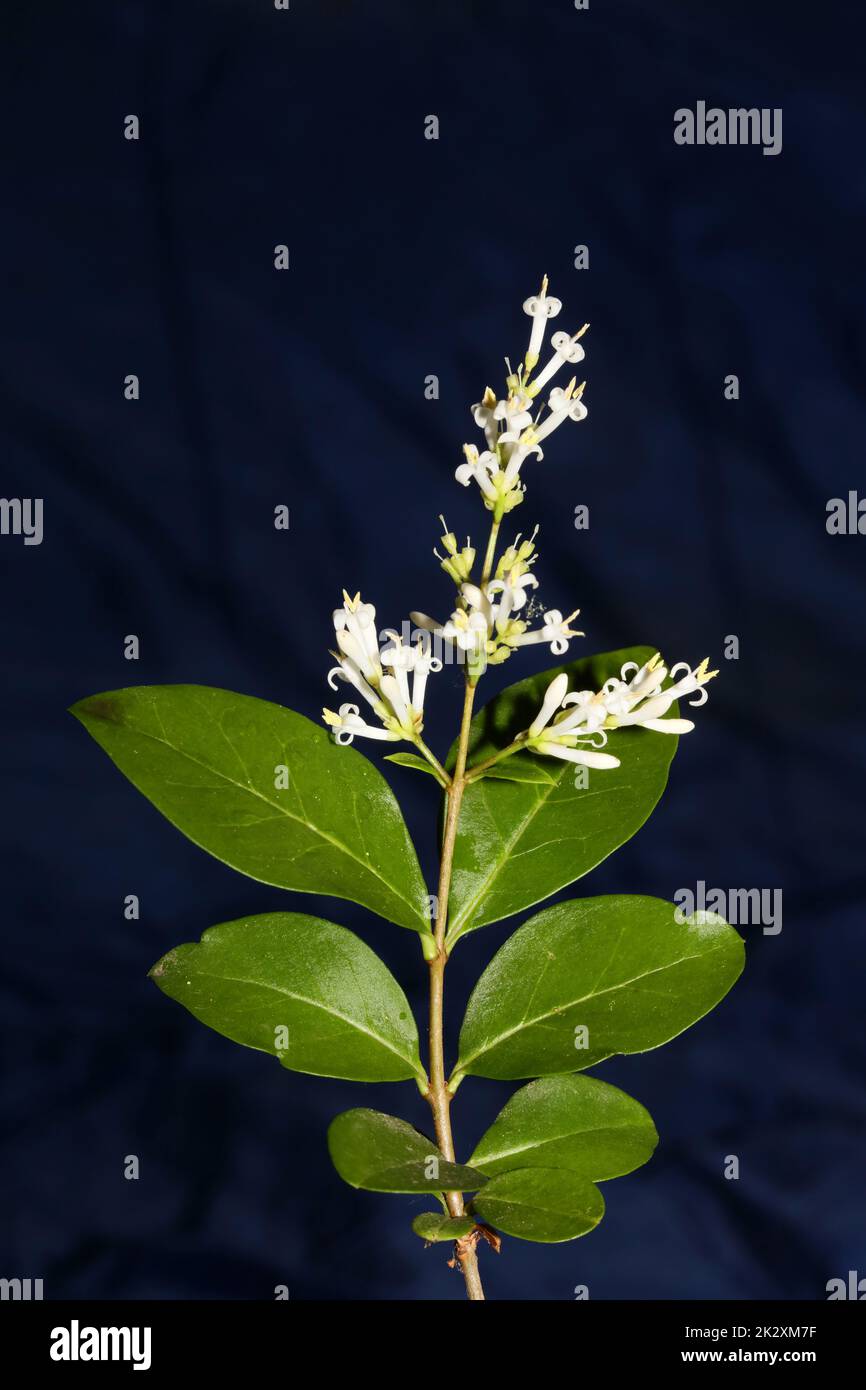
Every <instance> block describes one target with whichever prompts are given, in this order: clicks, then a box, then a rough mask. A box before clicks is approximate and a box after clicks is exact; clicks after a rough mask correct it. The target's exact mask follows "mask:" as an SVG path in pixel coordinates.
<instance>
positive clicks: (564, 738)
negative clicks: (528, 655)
mask: <svg viewBox="0 0 866 1390" xmlns="http://www.w3.org/2000/svg"><path fill="white" fill-rule="evenodd" d="M567 690H568V676H567V675H566V674H565V673H564V672H562V673H560V675H558V676H554V678H553V680H552V681H551V682H550V685H549V686H548V687H547V690H546V691H545V695H544V700H543V701H542V705H541V709H540V710H539V711H538V714H537V715H536V717H535V719H534V720H533V721H532V723H531V724H530V726H529V729H528V730H527V745H528V747H530V748H531V749H533V751H534V752H536V753H543V754H546V755H547V756H548V757H551V758H562V759H564V760H565V761H566V762H569V763H579V764H581V765H582V766H583V767H595V768H612V767H619V758H614V757H613V756H612V755H611V754H610V753H599V752H598V751H597V749H598V748H599V747H604V744H605V743H606V742H607V734H606V733H604V732H603V731H599V732H598V733H596V734H595V735H593V734H591V733H589V732H588V731H587V730H585V729H583V728H581V727H580V721H579V718H578V719H575V717H574V716H567V717H566V719H565V720H562V721H557V723H555V724H552V725H551V723H550V721H551V719H552V718H553V716H554V715H555V713H556V711H557V710H558V709H560V708H561V707H562V706H563V705H564V704H565V703H567V702H568V700H569V699H570V698H571V697H570V696H569V695H567V694H566V691H567ZM581 739H582V740H583V742H584V743H586V742H588V743H590V745H594V746H590V747H589V748H587V747H584V746H583V745H582V743H581V742H580V740H581ZM597 740H599V741H597Z"/></svg>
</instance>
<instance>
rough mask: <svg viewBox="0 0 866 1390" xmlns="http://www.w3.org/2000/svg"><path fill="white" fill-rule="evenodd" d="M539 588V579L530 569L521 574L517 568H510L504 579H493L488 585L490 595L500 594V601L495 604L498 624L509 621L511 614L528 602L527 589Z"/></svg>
mask: <svg viewBox="0 0 866 1390" xmlns="http://www.w3.org/2000/svg"><path fill="white" fill-rule="evenodd" d="M537 588H538V580H537V579H536V577H535V575H534V574H533V573H532V572H531V571H530V570H527V571H526V572H525V573H524V574H521V573H520V571H519V570H518V569H517V568H515V569H512V570H510V571H509V572H508V573H507V574H506V575H505V576H504V578H502V579H491V581H490V583H489V584H488V585H487V593H488V595H489V596H490V597H491V598H492V597H493V596H494V595H495V594H499V602H498V603H497V604H496V605H495V619H496V622H497V624H500V623H507V622H508V620H509V618H510V617H511V614H512V613H513V612H515V611H516V610H517V609H519V608H522V607H523V605H524V604H525V603H526V600H527V597H528V595H527V593H526V590H527V589H537Z"/></svg>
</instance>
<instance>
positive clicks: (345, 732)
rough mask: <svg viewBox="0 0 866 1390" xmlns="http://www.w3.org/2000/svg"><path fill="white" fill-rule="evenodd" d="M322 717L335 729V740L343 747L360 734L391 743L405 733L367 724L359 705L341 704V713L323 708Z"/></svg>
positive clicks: (363, 736)
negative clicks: (359, 710) (360, 713)
mask: <svg viewBox="0 0 866 1390" xmlns="http://www.w3.org/2000/svg"><path fill="white" fill-rule="evenodd" d="M322 718H323V719H324V721H325V723H326V724H328V725H329V726H330V727H331V728H332V729H333V731H334V742H335V743H339V744H340V746H341V747H345V746H346V744H349V743H351V742H352V739H353V738H355V737H357V736H358V735H360V736H361V737H362V738H379V739H385V740H387V741H388V742H389V743H395V742H396V741H397V740H398V739H400V738H402V737H403V735H402V734H400V733H395V732H394V731H393V730H392V729H384V728H378V727H377V726H376V725H375V724H367V723H365V721H364V720H363V719H362V718H361V717H360V715H359V713H358V706H357V705H341V706H340V711H339V714H335V713H334V711H333V710H331V709H325V710H322Z"/></svg>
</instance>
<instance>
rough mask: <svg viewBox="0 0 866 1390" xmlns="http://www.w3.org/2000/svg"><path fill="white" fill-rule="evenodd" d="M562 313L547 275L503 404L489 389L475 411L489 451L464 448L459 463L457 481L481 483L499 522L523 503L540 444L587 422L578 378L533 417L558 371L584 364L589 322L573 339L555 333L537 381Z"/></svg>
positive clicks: (532, 303)
mask: <svg viewBox="0 0 866 1390" xmlns="http://www.w3.org/2000/svg"><path fill="white" fill-rule="evenodd" d="M561 308H562V304H561V302H560V301H559V300H558V299H555V298H554V297H553V295H549V294H548V293H547V276H545V277H544V279H543V281H542V284H541V292H540V293H539V294H537V295H532V296H531V297H530V298H529V299H527V300H526V301H525V302H524V305H523V311H524V313H526V314H528V315H529V317H530V318H531V319H532V331H531V334H530V338H529V347H528V348H527V351H526V355H525V357H524V359H523V362H522V363H521V365H520V367H519V368H518V370H517V372H516V373H514V372H512V371H511V368H510V366H509V373H508V378H507V380H506V391H507V395H506V396H505V397H504V398H503V399H501V400H500V399H499V398H498V397H497V395H496V392H495V391H493V390H492V389H491V387H489V386H488V387H487V389H486V391H485V392H484V395H483V396H482V398H481V400H480V401H479V402H478V404H477V405H473V407H472V415H473V418H474V420H475V423H476V425H478V427H479V429H482V430H483V431H484V440H485V444H486V446H487V447H486V448H485V449H484V451H483V452H481V453H479V451H478V449H477V447H476V446H475V445H474V444H464V446H463V454H464V458H465V462H464V463H461V465H460V467H459V468H458V469H457V472H456V473H455V477H456V479H457V481H458V483H462V484H463V486H464V487H468V486H469V484H470V483H471V482H472V481H473V480H474V481H475V482H476V483H477V484H478V487H479V489H480V491H481V496H482V498H483V501H484V505H485V507H487V509H488V510H489V511H492V512H493V514H494V517H495V518H496V519H497V520H499V519H501V518H502V517H503V516H504V515H505V513H506V512H510V511H512V510H513V508H514V507H516V506H518V504H519V503H520V502H522V501H523V494H524V492H525V490H526V489H525V487H524V485H523V483H522V482H521V479H520V470H521V467H522V466H523V464H524V462H525V461H526V459H527V458H529V456H530V454H535V455H536V456H537V457H538V458H539V459H541V458H543V457H544V454H543V452H542V448H541V445H542V442H543V441H544V440H545V439H547V437H548V436H549V435H551V434H552V433H553V431H554V430H555V429H558V428H559V426H560V425H561V424H563V422H564V421H565V420H585V419H586V416H587V409H586V406H585V405H584V403H583V400H582V399H581V397H582V396H583V388H584V385H585V383H584V382H581V384H580V386H578V385H577V377H572V379H571V381H569V383H568V385H567V386H565V387H561V386H556V387H554V388H553V390H552V391H551V392H550V395H549V396H548V399H547V411H548V413H547V415H546V416H543V409H544V408H543V406H542V409H541V410H540V411H539V412H538V414H537V415H536V416H535V417H533V414H532V409H531V407H532V404H533V401H534V400H535V398H536V397H537V396H538V395H539V393H540V392H541V391H542V390H543V389H544V388H545V387H546V386H547V383H548V382H549V381H550V380H551V378H552V377H554V376H555V375H556V373H557V372H558V371H559V370H560V368H561V367H563V366H564V365H565V363H570V364H572V365H573V364H574V363H576V362H581V361H582V360H583V356H584V352H583V347H582V346H581V343H580V339H581V338H582V336H583V334H584V333H585V332H586V330H587V328H588V327H589V324H587V323H585V324H584V325H583V327H582V328H581V329H579V331H578V332H577V333H575V334H573V335H571V334H568V333H554V335H553V338H552V339H551V345H552V347H553V354H552V356H551V357H550V359H549V360H548V362H547V363H546V365H545V366H544V367H543V368H542V370H541V371H540V372H539V374H538V376H536V377H534V378H533V375H532V374H533V372H534V370H535V367H536V366H537V364H538V361H539V357H540V353H541V348H542V344H543V342H544V333H545V329H546V327H547V321H548V319H552V318H556V316H557V314H558V313H559V311H560V309H561Z"/></svg>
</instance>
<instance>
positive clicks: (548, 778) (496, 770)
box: [484, 752, 559, 787]
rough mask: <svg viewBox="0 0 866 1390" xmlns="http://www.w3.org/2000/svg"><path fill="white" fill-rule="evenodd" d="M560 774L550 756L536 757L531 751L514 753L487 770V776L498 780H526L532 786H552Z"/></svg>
mask: <svg viewBox="0 0 866 1390" xmlns="http://www.w3.org/2000/svg"><path fill="white" fill-rule="evenodd" d="M558 775H559V768H558V767H557V765H556V763H555V762H552V761H551V759H550V758H541V757H534V756H533V755H532V754H531V753H526V752H522V753H512V755H511V757H510V758H504V759H503V760H502V762H501V763H494V765H493V767H491V768H489V769H488V771H487V772H485V774H484V776H485V778H488V777H492V778H493V779H494V781H497V782H525V783H528V784H529V785H530V786H540V787H552V786H553V785H554V784H555V782H556V779H557V777H558Z"/></svg>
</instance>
